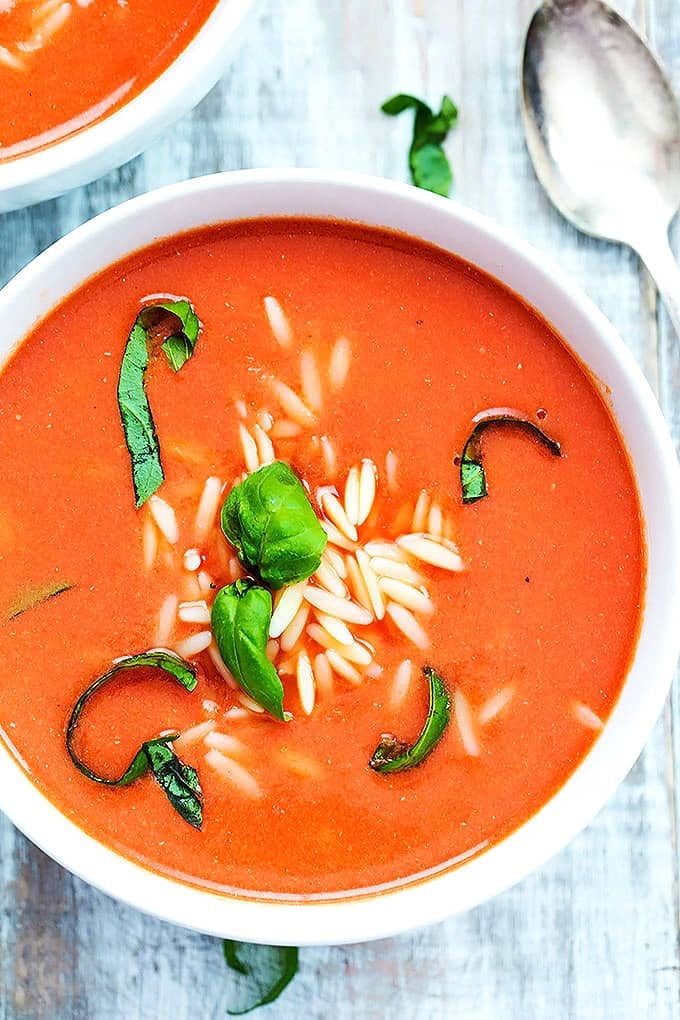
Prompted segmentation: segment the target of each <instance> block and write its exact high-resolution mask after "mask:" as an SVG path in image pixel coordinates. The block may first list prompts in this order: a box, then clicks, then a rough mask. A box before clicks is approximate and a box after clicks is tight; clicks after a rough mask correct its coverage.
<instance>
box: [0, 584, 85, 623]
mask: <svg viewBox="0 0 680 1020" xmlns="http://www.w3.org/2000/svg"><path fill="white" fill-rule="evenodd" d="M74 587H75V585H73V584H71V582H70V581H53V582H51V583H49V582H48V583H47V584H37V585H35V586H34V587H30V588H26V589H25V590H24V591H22V592H21V594H20V595H18V596H17V598H16V599H15V601H14V602H13V603H12V605H11V606H10V607H9V609H8V610H7V616H6V619H7V622H9V621H10V620H15V619H16V617H17V616H21V614H22V613H26V612H28V610H29V609H35V607H36V606H39V605H40V604H41V603H42V602H47V600H48V599H53V598H54V597H55V595H61V593H62V592H64V591H70V590H71V588H74Z"/></svg>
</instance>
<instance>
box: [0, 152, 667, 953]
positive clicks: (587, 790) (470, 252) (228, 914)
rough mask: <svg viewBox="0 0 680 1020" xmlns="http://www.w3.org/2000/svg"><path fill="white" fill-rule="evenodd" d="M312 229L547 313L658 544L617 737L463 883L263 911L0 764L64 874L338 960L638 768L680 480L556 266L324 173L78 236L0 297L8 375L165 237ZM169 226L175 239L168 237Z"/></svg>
mask: <svg viewBox="0 0 680 1020" xmlns="http://www.w3.org/2000/svg"><path fill="white" fill-rule="evenodd" d="M280 215H304V216H319V217H333V218H337V219H350V220H356V221H359V222H361V223H366V224H372V225H379V226H387V227H392V228H394V229H396V230H399V231H403V232H405V233H407V234H412V235H414V236H416V237H419V238H423V239H425V240H426V241H430V242H432V243H433V244H435V245H439V246H440V247H441V248H444V249H447V250H449V251H452V252H455V253H456V254H457V255H461V256H462V257H463V258H465V259H468V260H469V261H470V262H474V263H476V264H477V265H478V266H481V268H482V269H485V270H486V271H487V272H489V273H491V274H493V275H494V276H496V277H498V278H499V279H501V280H502V281H503V282H504V283H506V284H508V285H509V286H510V287H511V288H512V289H513V290H515V291H517V292H518V293H519V294H521V295H522V296H523V297H524V298H525V299H526V300H527V301H529V302H530V303H531V304H532V305H534V307H535V308H537V309H538V310H539V311H540V312H541V313H542V314H543V315H544V316H545V317H546V318H547V319H548V320H549V321H551V322H552V323H553V324H554V325H555V327H556V328H557V330H558V331H559V332H560V333H561V334H562V336H563V337H565V338H566V339H567V341H568V343H569V345H570V346H571V347H572V349H573V350H574V352H575V353H576V354H577V355H578V356H579V357H580V358H581V359H582V360H583V361H584V362H585V363H586V364H587V365H588V366H589V367H590V369H591V371H592V372H593V373H594V374H595V375H596V376H597V377H598V378H599V379H601V380H602V381H603V382H604V383H606V385H607V386H608V387H609V388H610V390H611V406H612V409H613V413H614V415H615V417H616V420H617V422H618V425H619V428H620V430H621V432H622V433H623V435H624V437H625V440H626V445H627V447H628V451H629V454H630V456H631V459H632V462H633V467H634V471H635V476H636V479H637V484H638V487H639V491H640V497H641V500H642V507H643V512H644V519H645V528H646V539H647V544H648V578H647V591H646V598H645V606H644V613H643V623H642V629H641V633H640V638H639V642H638V646H637V651H636V654H635V659H634V662H633V665H632V667H631V669H630V672H629V675H628V677H627V680H626V682H625V685H624V688H623V692H622V694H621V697H620V699H619V701H618V702H617V704H616V707H615V708H614V711H613V712H612V715H611V717H610V718H609V720H608V721H607V723H606V725H605V727H604V730H603V732H602V734H601V736H600V737H599V739H598V740H597V741H596V742H595V744H594V746H593V748H592V750H591V751H590V752H589V753H588V754H587V756H586V757H585V759H584V760H583V762H582V763H581V765H579V767H578V768H577V769H576V771H575V772H574V773H573V775H572V776H571V778H570V779H569V780H568V781H567V783H566V784H565V785H564V786H563V787H562V788H561V789H560V790H559V792H558V793H556V794H555V796H554V797H552V799H551V800H550V801H549V802H548V803H547V804H546V805H545V806H544V807H543V808H541V810H540V811H539V812H538V813H537V814H536V815H534V817H533V818H531V819H530V820H529V821H528V822H526V823H525V824H524V825H522V826H521V828H519V829H518V830H517V831H516V832H514V833H513V834H512V835H510V836H509V837H507V838H506V839H505V840H503V841H502V842H501V843H499V844H498V845H496V846H494V847H492V848H491V849H490V850H487V851H486V852H485V853H483V854H481V855H480V856H479V857H476V858H473V859H471V860H469V861H467V862H465V863H463V864H461V865H459V866H458V867H456V868H453V869H451V870H449V871H446V872H443V873H439V874H437V875H434V876H432V877H428V878H426V879H422V880H419V881H417V882H413V883H412V884H410V885H404V886H402V887H401V888H397V889H390V890H387V891H383V892H380V893H376V894H368V895H363V896H359V897H356V898H348V897H343V896H336V897H333V898H326V899H325V900H323V901H318V900H314V901H307V902H299V901H297V902H292V901H291V900H290V899H289V900H288V901H283V900H278V901H274V900H271V901H267V900H263V899H260V900H257V901H255V900H252V899H250V900H249V899H246V898H243V897H235V896H227V895H223V894H218V893H215V892H210V891H207V890H200V889H196V888H192V887H189V886H187V885H184V884H182V883H180V882H176V881H174V880H172V879H170V878H166V877H162V876H161V875H157V874H153V873H151V872H149V871H147V870H146V869H145V868H143V867H141V866H139V865H137V864H134V863H132V862H131V861H130V860H127V859H126V858H123V857H121V856H119V855H118V854H116V853H114V851H112V850H109V849H107V848H106V847H104V846H102V845H101V844H100V843H98V842H97V841H96V840H94V839H92V838H91V837H90V836H88V835H86V834H85V833H84V832H82V831H81V830H80V829H78V828H77V827H76V826H75V825H74V824H73V823H72V822H70V821H68V820H67V819H66V818H65V817H64V816H63V815H62V814H60V812H59V811H58V810H57V808H56V807H54V806H53V805H52V804H51V803H50V802H49V801H48V800H47V799H46V798H45V797H44V796H43V795H42V794H41V793H40V792H39V791H38V790H37V788H36V787H35V786H33V784H32V783H31V782H30V780H29V779H28V777H27V776H26V775H25V774H24V772H23V771H22V770H21V769H20V767H19V766H18V764H17V762H16V761H15V759H14V758H13V757H12V755H11V754H10V753H9V752H8V751H7V750H5V749H4V748H0V808H2V810H4V811H5V812H6V813H7V815H9V817H10V818H11V819H12V821H13V822H14V823H15V824H16V825H17V826H18V827H19V828H20V829H21V830H22V831H23V832H24V833H25V834H26V835H27V836H28V837H29V838H30V839H31V840H33V842H34V843H36V844H37V845H38V846H40V847H41V848H42V849H43V850H44V851H45V852H46V853H48V854H49V855H50V856H51V857H53V858H54V859H55V860H57V861H59V862H60V863H61V864H63V865H64V866H65V867H66V868H68V869H69V870H71V871H73V872H74V873H75V874H77V875H79V876H80V877H81V878H83V879H85V880H86V881H87V882H90V883H91V884H92V885H94V886H97V887H98V888H99V889H102V890H104V891H105V892H107V893H109V894H110V895H111V896H115V897H117V898H118V899H120V900H123V901H125V902H126V903H129V904H132V905H133V906H135V907H138V908H139V909H140V910H144V911H147V912H148V913H150V914H155V915H157V916H158V917H161V918H165V919H167V920H169V921H174V922H176V923H178V924H181V925H185V926H186V927H191V928H196V929H199V930H201V931H204V932H207V933H210V934H213V935H220V936H226V937H232V938H238V939H241V940H245V941H252V942H267V943H279V944H284V945H309V944H319V943H323V944H329V943H333V944H340V943H344V942H354V941H360V940H365V939H372V938H378V937H383V936H387V935H392V934H395V933H396V932H399V931H403V930H404V929H407V928H413V927H416V926H419V925H423V924H427V923H431V922H434V921H438V920H441V919H442V918H444V917H446V916H448V915H450V914H453V913H455V912H457V911H462V910H466V909H469V908H471V907H474V906H475V905H477V904H478V903H480V902H482V901H483V900H485V899H487V898H488V897H490V896H493V895H495V894H496V893H498V892H500V891H501V890H503V889H506V888H507V887H508V886H510V885H512V884H513V883H515V882H517V881H519V879H521V878H523V877H524V876H525V875H527V874H528V873H529V872H530V871H532V870H534V869H535V868H537V867H539V866H540V865H541V864H543V862H544V861H546V860H547V859H548V858H549V857H550V856H551V855H552V854H554V853H556V852H557V851H558V850H560V849H561V848H562V847H563V846H564V845H565V844H566V843H567V842H568V841H569V840H570V839H571V838H572V837H573V836H574V835H575V834H576V833H577V832H578V831H579V830H580V829H582V828H583V826H585V825H586V824H587V823H588V821H589V820H590V819H591V818H592V817H593V815H594V814H595V813H596V812H597V811H598V810H599V808H600V807H601V806H602V805H603V804H604V802H605V800H606V799H607V798H608V797H609V796H610V795H611V793H612V792H613V791H614V789H615V788H616V786H617V785H618V784H619V783H620V782H621V780H622V779H623V778H624V776H625V775H626V773H627V772H628V770H629V769H630V768H631V766H632V765H633V763H634V761H635V759H636V758H637V756H638V754H639V753H640V751H641V749H642V746H643V744H644V742H645V740H646V738H647V736H648V734H649V732H650V730H651V729H652V726H653V724H654V722H655V720H656V718H657V716H658V715H659V713H660V711H661V708H662V706H663V703H664V699H665V697H666V694H667V691H668V688H669V685H670V681H671V676H672V672H673V668H674V666H675V663H676V660H677V657H678V652H679V651H680V648H679V646H680V630H679V629H678V626H677V621H678V619H680V470H679V467H678V462H677V460H676V457H675V452H674V449H673V445H672V443H671V439H670V436H669V434H668V431H667V429H666V425H665V422H664V420H663V418H662V415H661V412H660V410H659V408H658V406H657V404H656V402H655V400H654V398H653V396H652V393H651V391H650V389H649V387H648V386H647V383H646V382H645V380H644V378H643V376H642V373H641V372H640V370H639V368H638V366H637V364H636V363H635V361H634V359H633V357H632V355H631V354H630V352H629V351H628V350H627V348H626V347H625V345H624V344H623V342H622V341H621V339H620V338H619V336H618V335H617V334H616V332H615V331H614V329H613V327H612V326H611V325H610V323H609V322H608V321H607V320H606V319H605V317H604V316H603V315H602V314H601V313H600V312H599V311H598V310H597V308H595V307H594V305H593V304H592V303H591V302H590V301H589V300H588V299H587V298H586V297H585V296H584V295H583V294H581V293H580V292H579V291H578V290H577V289H576V288H574V287H573V286H572V285H571V284H570V283H569V281H568V280H566V279H565V278H564V277H563V276H562V275H561V274H560V273H558V272H557V271H556V270H554V269H551V268H549V267H548V266H547V265H546V260H545V258H544V257H543V256H542V255H540V254H538V253H536V252H533V251H532V250H531V249H530V248H528V247H527V246H526V245H525V244H523V243H522V242H519V241H516V240H514V239H513V238H511V237H509V236H508V234H506V233H505V231H503V230H501V229H500V228H499V227H496V226H495V225H494V224H493V223H491V222H490V221H489V220H487V219H485V218H484V217H482V216H478V215H477V214H476V213H472V212H469V211H468V210H466V209H463V208H461V207H460V206H459V205H457V204H456V203H455V202H452V201H449V200H446V199H441V198H437V197H435V196H433V195H429V194H427V193H426V192H421V191H417V190H416V189H415V188H411V187H407V186H403V185H399V184H393V183H389V182H387V181H384V180H380V179H375V178H370V177H357V176H352V175H346V174H331V173H322V172H317V171H245V172H239V173H230V174H219V175H215V176H212V177H204V178H201V179H199V180H194V181H188V182H185V183H183V184H178V185H173V186H172V187H169V188H163V189H162V190H160V191H156V192H152V193H151V194H148V195H144V196H142V197H141V198H137V199H134V200H132V201H130V202H126V203H125V204H124V205H121V206H118V207H117V208H115V209H111V210H110V211H109V212H106V213H104V214H103V215H101V216H98V217H97V218H96V219H94V220H92V221H91V222H90V223H86V224H85V225H84V226H82V227H79V228H78V229H77V230H75V231H74V232H73V233H72V234H69V235H68V236H67V237H65V238H63V239H62V240H61V241H58V242H57V243H56V244H55V245H54V246H53V247H52V248H50V249H48V250H47V251H46V252H44V253H43V254H42V255H40V256H39V257H38V258H37V259H35V261H34V262H32V263H31V264H30V265H29V266H27V267H26V269H24V270H22V272H21V273H19V275H18V276H17V277H16V278H15V279H14V280H13V281H12V282H11V283H10V284H8V285H7V287H5V289H4V291H2V292H1V293H0V321H1V322H2V323H3V333H2V341H1V346H0V359H2V360H4V359H5V358H6V356H7V354H8V353H9V351H10V350H11V349H12V348H13V347H14V346H15V345H16V344H18V343H20V341H21V339H22V338H23V337H24V336H25V335H26V334H27V333H28V332H29V330H30V329H31V327H32V325H33V324H34V322H35V321H36V320H37V319H39V318H41V317H42V316H44V315H45V314H46V313H47V312H49V311H50V309H51V308H53V307H54V305H55V304H56V303H57V302H58V301H59V300H60V299H61V298H63V297H64V296H65V295H66V294H68V293H69V292H70V291H72V290H73V289H74V288H76V287H78V286H79V285H80V284H81V283H83V282H84V281H85V280H86V279H87V278H88V277H89V276H91V275H92V274H93V273H96V272H97V271H99V270H100V269H104V268H105V267H106V266H107V265H109V264H110V263H111V262H112V261H114V260H116V259H118V258H121V257H122V256H124V255H127V254H128V253H130V252H134V251H135V250H136V249H138V248H140V247H142V246H144V245H147V244H149V243H151V242H153V241H156V240H158V239H159V238H160V237H166V236H168V235H171V234H174V233H177V232H179V231H184V230H188V229H190V228H192V227H197V226H201V225H203V224H211V223H219V222H222V221H224V220H238V219H243V218H247V217H255V216H280ZM159 224H162V227H159Z"/></svg>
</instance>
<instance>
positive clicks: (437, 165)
mask: <svg viewBox="0 0 680 1020" xmlns="http://www.w3.org/2000/svg"><path fill="white" fill-rule="evenodd" d="M381 110H382V111H383V113H386V114H387V115H388V116H390V117H396V116H398V115H399V114H400V113H403V112H404V110H413V111H414V118H413V135H412V140H411V146H410V148H409V156H408V161H409V169H410V171H411V180H412V181H413V183H414V184H415V185H416V187H418V188H423V189H425V190H426V191H433V192H435V194H437V195H443V196H444V198H446V196H447V195H448V194H449V192H450V190H451V185H452V183H453V174H452V172H451V165H450V163H449V161H448V159H447V157H446V153H445V152H444V150H443V149H442V142H443V141H445V139H446V136H447V135H448V133H449V131H450V130H451V128H452V127H453V126H454V125H455V123H456V121H457V120H458V109H457V107H456V105H455V103H454V102H453V101H452V100H451V99H450V97H449V96H447V95H445V96H443V97H442V102H441V107H440V109H439V113H434V112H433V111H432V109H431V107H429V106H428V105H427V103H424V102H423V101H422V99H418V98H416V96H410V95H408V94H407V93H403V92H402V93H399V94H398V95H396V96H392V98H391V99H388V100H387V101H386V102H384V103H383V105H382V106H381Z"/></svg>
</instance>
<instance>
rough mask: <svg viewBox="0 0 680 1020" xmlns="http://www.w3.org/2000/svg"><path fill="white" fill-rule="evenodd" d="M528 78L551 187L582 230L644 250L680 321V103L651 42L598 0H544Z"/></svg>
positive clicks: (537, 158) (537, 151)
mask: <svg viewBox="0 0 680 1020" xmlns="http://www.w3.org/2000/svg"><path fill="white" fill-rule="evenodd" d="M521 85H522V87H521V103H522V116H523V120H524V129H525V134H526V139H527V147H528V149H529V154H530V156H531V159H532V161H533V164H534V168H535V170H536V175H537V176H538V178H539V180H540V182H541V184H542V185H543V187H544V188H545V190H546V192H547V193H548V195H549V197H550V198H551V200H552V201H553V203H554V204H555V205H556V206H557V208H558V209H559V210H560V212H561V213H562V214H563V215H564V216H565V217H566V218H567V219H568V220H570V221H571V222H572V223H573V224H574V225H575V226H576V227H578V229H579V230H582V231H584V232H585V233H588V234H591V235H593V236H596V237H603V238H607V239H609V240H613V241H623V242H625V243H626V244H629V245H630V246H631V247H633V248H635V249H636V250H637V251H638V252H639V254H640V255H641V256H642V258H643V259H644V261H645V262H646V264H647V266H648V268H649V270H650V272H651V273H652V275H653V276H654V277H655V278H656V282H657V285H658V287H659V290H660V291H661V293H662V295H663V296H664V298H665V300H666V303H667V305H668V307H669V312H670V314H671V317H672V318H673V321H674V324H675V326H676V330H680V304H679V303H678V302H679V301H680V270H678V267H677V265H676V264H675V262H674V260H673V256H672V254H671V252H670V249H669V247H668V240H667V236H666V235H667V230H668V226H669V224H670V221H671V220H672V218H673V216H674V215H675V213H676V211H677V208H678V206H679V205H680V107H679V106H678V102H677V100H676V98H675V96H674V94H673V90H672V88H671V85H670V83H669V81H668V79H667V77H666V75H665V74H664V72H663V71H662V69H661V67H660V66H659V64H658V62H657V61H656V59H655V57H654V56H653V54H652V53H651V51H650V50H649V47H648V46H647V44H646V43H645V42H644V40H643V39H642V38H641V37H640V36H639V35H638V34H637V33H636V32H635V30H634V29H633V27H632V26H631V25H630V24H629V23H628V22H627V21H625V20H624V18H622V17H621V16H620V15H619V14H617V13H616V12H615V11H613V10H612V8H610V7H609V6H607V4H605V3H602V2H601V0H547V2H545V3H543V4H542V5H541V7H539V9H538V10H537V11H536V13H535V14H534V16H533V18H532V20H531V23H530V25H529V29H528V32H527V36H526V42H525V47H524V56H523V61H522V83H521Z"/></svg>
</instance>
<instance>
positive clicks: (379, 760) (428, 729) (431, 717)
mask: <svg viewBox="0 0 680 1020" xmlns="http://www.w3.org/2000/svg"><path fill="white" fill-rule="evenodd" d="M423 674H424V676H425V679H426V680H427V682H428V684H429V687H430V705H429V709H428V712H427V718H426V720H425V725H424V726H423V729H422V731H421V733H420V736H419V737H418V739H417V740H416V742H415V744H413V746H412V747H409V745H408V744H406V743H404V742H403V741H401V740H399V739H398V738H397V737H395V736H393V735H392V734H389V733H385V734H383V736H382V737H381V738H380V743H379V744H378V746H377V747H376V749H375V751H374V752H373V757H372V758H371V760H370V762H369V765H370V767H371V768H372V769H374V770H375V771H376V772H402V771H403V770H404V769H410V768H413V766H414V765H420V763H421V762H422V761H424V760H425V758H427V756H428V754H430V753H431V752H432V751H433V750H434V749H435V747H436V746H437V744H438V743H439V741H440V740H441V738H442V736H443V734H444V730H445V729H446V727H447V726H448V724H449V719H450V717H451V699H450V697H449V692H448V690H447V689H446V684H445V683H444V680H443V679H442V677H441V676H440V675H439V673H437V672H436V671H435V670H434V669H432V667H431V666H424V667H423Z"/></svg>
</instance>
